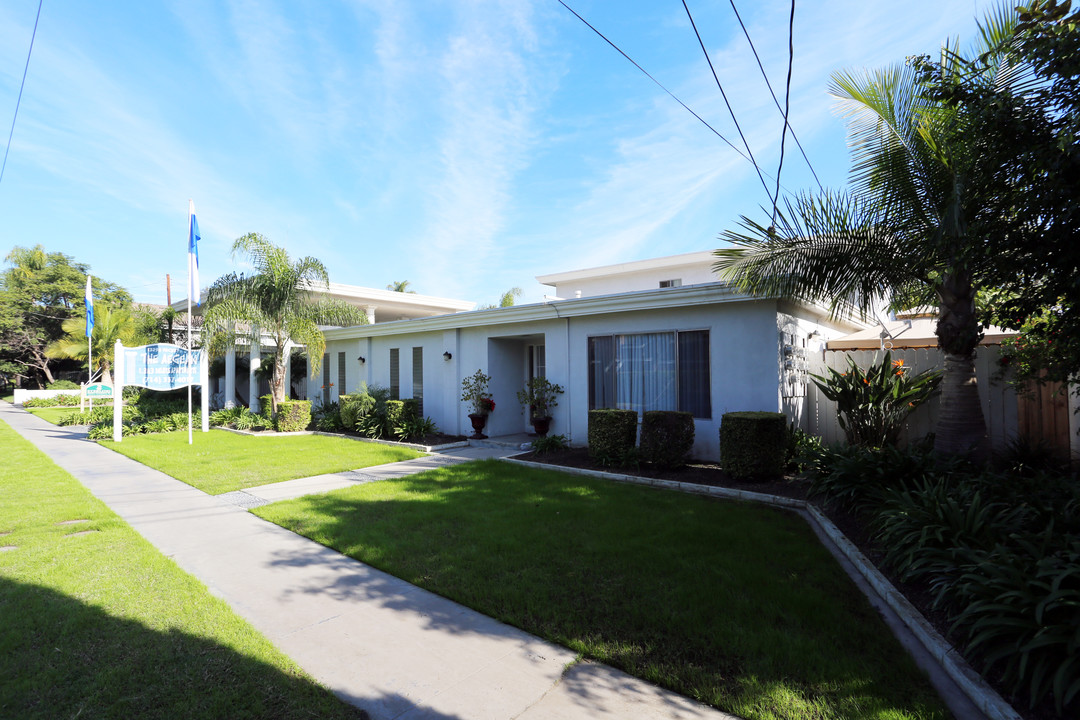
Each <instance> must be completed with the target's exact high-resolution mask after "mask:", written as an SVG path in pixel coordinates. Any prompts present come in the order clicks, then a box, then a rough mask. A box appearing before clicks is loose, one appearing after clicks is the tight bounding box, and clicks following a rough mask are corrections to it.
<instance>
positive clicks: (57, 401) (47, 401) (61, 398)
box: [23, 394, 79, 408]
mask: <svg viewBox="0 0 1080 720" xmlns="http://www.w3.org/2000/svg"><path fill="white" fill-rule="evenodd" d="M78 404H79V396H78V395H67V394H65V395H54V396H52V397H37V398H29V399H27V400H26V401H25V402H24V403H23V407H24V408H35V407H72V406H75V405H78Z"/></svg>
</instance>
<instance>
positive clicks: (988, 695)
mask: <svg viewBox="0 0 1080 720" xmlns="http://www.w3.org/2000/svg"><path fill="white" fill-rule="evenodd" d="M502 460H503V461H505V462H510V463H515V464H518V465H524V466H526V467H531V468H537V469H541V470H557V471H560V472H566V473H570V474H571V475H584V476H588V477H596V478H602V479H605V480H614V481H615V482H622V483H629V484H632V485H644V486H648V487H658V488H665V489H668V490H678V491H680V492H685V493H691V494H694V495H708V496H711V497H718V498H724V499H727V500H744V501H748V502H759V503H764V504H766V505H772V506H774V507H780V508H786V509H789V510H795V511H797V512H798V513H799V515H801V516H802V517H804V518H805V519H806V520H807V521H808V522H809V523H810V524H811V526H813V527H814V528H815V529H816V530H818V531H819V534H820V535H823V536H824V537H825V538H828V540H829V542H830V543H831V544H832V545H833V548H832V549H835V551H836V552H838V553H839V554H841V555H843V556H844V558H846V559H847V560H848V562H850V563H851V565H852V566H853V567H854V568H855V569H856V570H857V571H858V573H859V575H860V576H861V577H862V579H863V580H865V581H866V583H867V584H868V585H869V586H870V587H871V588H872V589H873V591H874V592H875V593H877V595H878V597H879V598H880V599H881V600H882V602H884V603H885V604H886V605H888V606H889V608H890V609H892V611H893V612H894V613H896V616H897V617H898V618H899V619H900V621H901V622H902V623H903V624H904V626H905V627H906V628H907V629H908V631H909V632H910V633H911V635H912V636H913V637H914V638H915V639H916V640H917V641H918V642H919V644H920V645H922V647H923V648H924V649H925V650H926V652H927V653H929V654H930V656H931V657H933V658H934V660H936V661H937V663H938V664H939V665H940V666H941V669H942V670H944V671H945V673H946V674H947V675H948V676H949V678H950V679H951V680H952V681H953V682H954V683H955V684H956V686H957V687H958V688H959V689H960V690H961V692H963V693H964V695H966V696H967V698H968V699H969V700H970V701H971V702H972V703H974V705H975V706H976V707H977V708H978V709H979V711H980V712H982V713H983V714H984V715H985V716H986V717H987V718H990V719H991V720H1022V718H1021V716H1020V714H1019V713H1017V712H1016V710H1014V709H1013V707H1012V706H1011V705H1009V703H1007V702H1006V701H1005V699H1004V698H1003V697H1001V695H999V694H998V693H997V691H996V690H994V689H993V688H992V687H990V685H989V684H988V683H987V682H986V680H984V679H983V677H982V676H981V675H980V674H979V673H977V672H975V671H974V670H973V669H972V668H971V666H970V665H968V663H967V661H966V660H964V658H963V656H961V655H960V653H959V652H958V651H957V650H956V648H954V647H953V646H952V645H951V644H949V642H948V641H946V640H945V638H943V637H942V636H941V634H940V633H938V631H937V630H935V629H934V627H933V626H932V625H931V624H930V623H929V622H927V620H926V618H924V617H923V616H922V613H920V612H919V611H918V610H917V609H916V608H915V607H914V606H913V605H912V604H911V603H910V602H908V599H907V598H906V597H904V595H903V594H902V593H900V592H899V591H898V590H897V589H896V588H895V587H894V586H893V584H892V583H891V582H889V580H888V578H886V577H885V576H884V575H882V574H881V572H880V571H879V570H878V569H877V567H875V566H874V565H873V563H871V562H870V561H869V560H868V559H867V558H866V556H865V555H863V554H862V552H861V551H860V550H859V549H858V548H857V547H855V544H854V543H852V542H851V541H850V540H848V539H847V537H846V536H845V535H844V534H843V533H842V532H841V531H840V529H839V528H838V527H836V525H834V524H833V522H832V521H831V520H829V519H828V518H827V517H825V515H824V514H822V512H821V511H820V510H819V509H818V508H817V507H816V506H815V505H813V504H811V503H808V502H805V501H803V500H795V499H792V498H786V497H780V496H778V495H766V494H764V493H756V492H750V491H746V490H734V489H732V488H725V487H713V486H710V485H698V484H696V483H686V482H678V481H675V480H658V479H655V478H647V477H639V476H637V475H623V474H620V473H611V472H605V471H602V470H591V469H587V468H576V467H565V466H562V465H549V464H546V463H536V462H529V461H528V460H517V459H515V458H513V457H508V458H502Z"/></svg>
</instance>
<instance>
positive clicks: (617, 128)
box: [0, 0, 989, 303]
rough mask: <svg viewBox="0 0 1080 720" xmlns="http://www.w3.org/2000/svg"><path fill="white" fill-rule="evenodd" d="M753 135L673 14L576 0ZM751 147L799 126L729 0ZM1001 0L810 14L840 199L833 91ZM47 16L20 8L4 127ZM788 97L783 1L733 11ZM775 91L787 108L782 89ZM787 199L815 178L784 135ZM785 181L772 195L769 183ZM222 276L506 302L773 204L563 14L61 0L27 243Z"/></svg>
mask: <svg viewBox="0 0 1080 720" xmlns="http://www.w3.org/2000/svg"><path fill="white" fill-rule="evenodd" d="M567 4H569V5H570V6H571V7H573V8H574V9H575V10H576V11H577V12H578V13H580V14H581V15H582V16H584V17H585V18H586V19H587V20H589V21H590V22H591V23H592V24H593V25H594V26H596V27H597V28H598V29H599V30H600V31H601V32H603V33H604V34H605V35H607V37H608V38H609V39H611V40H612V41H613V42H615V43H616V44H617V45H619V46H620V47H621V48H622V49H623V50H624V51H625V52H626V53H627V54H628V55H630V56H631V57H632V58H634V60H635V61H637V62H638V63H639V64H640V65H642V66H643V67H644V68H645V69H646V70H648V71H649V72H650V73H651V74H652V75H653V76H655V77H656V78H657V79H658V80H659V81H660V82H662V83H663V84H664V85H665V86H667V87H668V88H669V89H670V90H671V91H672V92H674V93H675V94H676V95H677V96H678V97H679V98H680V99H681V100H682V101H683V102H685V103H686V104H687V105H689V106H690V107H691V108H693V109H694V111H695V112H697V113H698V114H699V115H701V116H702V117H704V118H705V119H706V120H708V121H709V123H710V124H712V125H713V127H715V128H716V129H717V130H718V131H719V132H720V133H721V134H723V135H724V136H725V137H727V138H728V139H729V140H731V141H733V142H735V143H736V144H739V139H738V135H737V133H736V131H735V128H734V125H733V124H732V121H731V119H730V117H729V116H728V114H727V110H726V109H725V107H724V104H723V99H722V98H721V96H720V92H719V91H718V90H717V88H716V84H715V81H714V80H713V78H712V75H711V73H710V71H709V68H708V65H707V64H706V62H705V60H704V56H703V54H702V52H701V49H700V47H699V45H698V43H697V40H696V38H695V36H694V34H693V29H692V28H691V26H690V23H689V20H688V19H687V16H686V12H685V10H684V9H683V5H682V3H681V1H678V0H645V1H638V0H619V1H618V2H615V1H613V0H567ZM688 4H689V6H690V9H691V11H692V12H693V14H694V20H695V22H696V23H697V26H698V29H699V30H700V31H701V33H702V36H703V38H704V40H705V44H706V47H707V48H708V50H709V53H710V55H711V57H712V59H713V62H714V64H715V65H716V68H717V72H718V74H719V77H720V81H721V83H723V86H724V90H725V92H726V93H727V96H728V98H729V100H730V101H731V102H732V105H733V107H734V110H735V113H736V117H737V119H738V120H739V123H740V124H741V125H742V127H743V130H744V132H745V133H746V135H747V139H748V141H749V143H750V147H751V150H752V151H753V153H754V155H755V157H756V158H757V160H758V162H759V164H760V165H761V166H762V167H763V168H764V169H765V170H767V171H768V172H769V173H770V174H771V175H775V172H776V166H777V162H778V159H779V144H780V131H781V127H782V120H781V116H780V114H779V112H778V111H777V109H776V107H775V105H773V101H772V98H771V97H770V96H769V94H768V91H767V89H766V87H765V84H764V81H763V80H762V77H761V75H760V73H759V71H758V69H757V65H756V63H755V61H754V58H753V55H752V54H751V52H750V49H749V46H748V45H747V43H746V41H745V39H744V37H743V35H742V32H741V30H740V29H739V27H738V25H737V23H736V22H735V18H734V14H733V12H732V10H731V5H730V4H729V3H728V2H721V1H719V0H710V2H703V1H702V0H689V1H688ZM988 5H989V4H988V3H987V2H985V1H984V0H935V1H933V2H931V1H929V0H903V2H899V1H894V0H888V1H885V0H828V2H822V1H821V0H817V1H815V2H806V1H805V0H804V2H802V3H799V4H798V6H797V9H796V19H795V66H794V70H793V77H792V89H791V107H792V110H791V124H792V126H793V128H794V130H795V133H796V134H797V135H798V137H799V140H800V141H801V142H802V145H803V147H804V148H805V149H806V151H807V154H808V155H809V157H810V161H811V163H813V166H814V169H815V170H816V171H817V173H818V175H819V177H820V178H821V180H822V182H823V183H824V184H825V185H827V186H832V187H839V186H842V185H843V184H844V183H845V180H846V176H847V167H848V154H847V149H846V144H845V137H844V126H843V123H842V121H841V120H840V119H839V118H837V117H836V115H835V113H834V110H833V100H832V98H830V97H829V96H828V94H827V88H828V81H829V76H830V74H831V73H832V72H834V71H836V70H839V69H845V68H859V67H879V66H884V65H887V64H889V63H892V62H899V61H902V60H903V59H904V57H905V56H907V55H911V54H917V53H927V52H928V53H933V52H936V49H937V48H938V47H939V46H940V43H941V42H942V41H943V40H945V39H947V38H950V37H957V36H959V37H960V38H962V40H964V41H965V45H966V44H967V42H968V41H970V40H972V39H973V37H974V32H975V18H976V17H977V16H979V15H981V13H983V12H984V11H985V9H986V8H987V7H988ZM37 6H38V3H37V0H4V2H3V3H0V128H2V129H3V131H4V132H3V136H4V137H6V136H7V131H8V130H9V129H10V123H11V117H12V113H13V112H14V110H15V101H16V97H17V94H18V90H19V83H20V80H21V78H22V73H23V68H24V64H25V61H26V53H27V49H28V45H29V42H30V36H31V30H32V27H33V23H34V15H35V13H36V11H37ZM737 6H738V8H739V11H740V13H741V14H742V16H743V20H744V22H745V23H746V25H747V28H748V30H749V32H750V35H751V37H752V39H753V40H754V42H755V44H756V46H757V48H758V52H759V54H760V55H761V58H762V62H763V63H764V65H765V69H766V71H767V72H768V74H769V77H770V80H771V82H772V83H773V87H774V88H775V89H776V90H777V92H778V94H779V93H781V92H782V87H783V82H784V75H785V73H786V70H787V65H786V63H787V17H788V12H789V10H790V5H789V4H788V3H787V2H786V0H785V1H780V0H756V1H755V2H747V1H746V0H742V2H739V3H737ZM780 97H781V102H782V100H783V98H782V95H780ZM781 181H782V183H783V186H784V188H786V189H788V190H789V191H797V190H800V189H804V188H809V187H811V186H812V184H813V179H812V177H811V176H810V174H809V171H808V170H807V165H806V163H805V162H804V161H803V159H802V157H801V156H800V155H799V153H798V150H797V148H796V147H795V146H794V143H793V142H792V141H791V138H790V136H789V138H788V142H787V152H786V153H785V161H784V169H783V173H782V177H781ZM771 182H772V181H771V180H770V185H771ZM189 198H191V199H193V200H194V201H195V207H196V212H197V216H198V218H199V225H200V228H201V230H202V234H203V241H202V244H201V246H200V264H201V278H202V281H203V284H204V285H206V284H208V283H209V282H211V281H212V280H213V279H214V278H216V277H218V276H220V275H221V274H223V273H226V272H229V271H231V270H233V269H239V270H241V271H242V270H243V269H244V267H243V266H242V265H238V264H236V263H234V261H233V259H232V258H231V256H230V248H231V246H232V242H233V240H235V239H236V238H237V237H239V236H241V235H243V234H245V233H247V232H253V231H254V232H260V233H263V234H264V235H266V236H267V237H268V238H269V239H270V240H271V241H273V242H275V243H276V244H279V245H282V246H284V247H285V248H286V249H287V250H288V251H289V252H290V254H291V255H293V257H299V256H302V255H313V256H315V257H317V258H319V259H320V260H322V261H323V262H324V263H326V265H327V266H328V267H329V269H330V275H331V279H332V280H333V281H335V282H343V283H350V284H355V285H365V286H370V287H376V288H382V287H385V285H386V284H387V283H389V282H391V281H392V280H409V281H410V283H411V286H412V287H413V288H414V289H415V290H417V291H418V292H421V293H425V294H430V295H439V296H445V297H454V298H461V299H466V300H474V301H477V302H480V303H494V302H496V301H497V299H498V296H499V295H500V294H501V293H502V292H504V291H505V290H506V289H507V288H510V287H513V286H520V287H522V288H523V289H524V291H525V295H524V298H523V301H526V302H528V301H536V300H539V299H540V298H541V296H542V295H543V293H544V291H545V288H543V287H542V286H540V285H539V284H538V283H536V281H535V279H534V276H536V275H538V274H544V273H551V272H559V271H563V270H573V269H578V268H584V267H592V266H595V265H603V264H608V263H615V262H626V261H631V260H639V259H644V258H649V257H657V256H661V255H670V254H676V253H684V252H694V251H698V250H706V249H712V248H715V247H717V246H718V245H719V241H718V239H717V237H718V235H719V234H720V233H721V232H722V231H723V230H725V229H731V228H733V227H734V226H735V223H736V222H737V220H738V218H739V216H740V215H741V214H747V215H752V216H758V217H760V216H761V210H760V207H761V206H763V205H766V204H768V202H769V200H768V197H767V196H766V193H765V190H764V189H763V188H762V187H761V184H760V182H759V180H758V178H757V176H756V174H755V171H754V168H753V166H751V165H750V164H749V163H748V162H747V161H746V160H744V159H743V158H741V157H739V156H738V155H736V153H735V152H734V151H733V150H731V148H729V147H728V146H727V145H725V144H724V143H723V142H722V141H721V140H720V139H719V138H717V137H716V136H715V135H714V134H712V133H711V132H710V131H709V130H708V129H707V128H706V127H704V126H703V125H702V124H701V123H700V122H699V121H698V120H696V119H695V118H694V117H693V116H691V115H690V114H689V113H688V112H687V111H686V110H684V109H683V108H682V107H680V106H679V105H678V104H676V103H675V101H674V100H672V99H671V98H670V97H668V96H667V95H666V94H665V93H664V92H663V91H662V90H661V89H659V88H658V87H656V86H655V85H654V84H653V83H652V82H651V81H650V80H649V79H648V78H647V77H645V76H644V75H642V74H641V73H640V71H638V70H637V69H636V68H634V67H633V66H632V65H631V64H630V63H629V62H627V61H626V60H625V59H624V58H622V57H621V56H619V55H618V54H617V53H616V52H615V51H614V50H613V49H612V48H611V47H610V46H608V45H607V44H606V43H604V42H603V40H601V39H600V38H599V37H598V36H596V35H595V34H593V32H592V31H591V30H589V29H588V28H587V27H586V26H585V25H583V24H582V23H581V22H580V21H579V20H578V19H577V18H575V17H574V16H573V15H571V14H570V13H569V12H568V11H567V10H566V9H565V8H563V7H562V6H561V5H560V4H559V3H558V2H557V0H504V1H499V0H491V1H488V0H452V1H450V2H438V1H435V0H419V1H415V2H407V1H406V0H353V1H352V2H346V1H338V0H322V1H320V2H307V3H296V2H286V1H285V0H280V1H278V2H263V1H259V0H219V1H218V2H207V1H205V0H183V2H169V1H168V0H162V1H161V2H145V3H144V2H135V1H134V0H123V1H120V2H101V3H87V2H83V1H82V0H45V3H44V8H43V10H42V16H41V21H40V24H39V27H38V33H37V38H36V40H35V43H34V51H33V56H32V58H31V61H30V66H29V73H28V76H27V79H26V89H25V91H24V93H23V99H22V106H21V108H20V110H19V116H18V121H17V123H16V126H15V130H14V137H13V140H12V145H11V151H10V156H9V158H8V163H7V168H6V171H5V173H4V177H3V180H2V182H0V218H2V223H0V226H2V227H3V230H2V233H3V236H2V237H0V251H2V252H3V253H4V254H5V255H6V254H7V252H8V251H9V250H10V248H11V247H13V246H15V245H23V246H33V245H35V244H37V243H41V244H42V245H44V246H45V247H46V248H47V249H48V250H50V251H61V252H64V253H67V254H69V255H72V256H74V257H75V259H76V260H78V261H80V262H85V263H88V264H89V265H90V266H91V272H92V273H93V274H94V275H97V276H101V277H104V278H106V279H108V280H111V281H113V282H116V283H119V284H121V285H123V286H125V287H127V288H128V289H129V290H131V292H132V293H133V295H134V296H135V299H136V300H138V301H143V302H157V303H163V302H164V301H165V275H166V274H167V273H168V274H171V276H172V287H173V300H177V299H179V298H181V297H183V296H184V295H185V292H184V288H185V287H186V282H187V280H186V267H187V266H186V243H187V222H188V221H187V208H188V199H189Z"/></svg>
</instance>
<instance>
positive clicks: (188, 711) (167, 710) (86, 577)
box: [0, 422, 363, 720]
mask: <svg viewBox="0 0 1080 720" xmlns="http://www.w3.org/2000/svg"><path fill="white" fill-rule="evenodd" d="M0 446H2V447H3V448H4V462H3V463H2V464H0V492H2V495H3V497H4V502H3V503H0V535H2V536H0V547H3V548H5V549H4V550H3V551H0V617H3V619H4V620H3V627H2V629H0V677H2V678H3V682H0V716H2V717H11V718H14V717H18V718H27V719H29V718H59V717H68V718H74V717H85V718H128V717H139V718H162V719H165V718H181V717H190V718H204V717H205V718H209V717H215V718H221V717H228V718H266V717H274V718H297V719H299V718H324V717H325V718H341V719H345V718H352V719H354V720H355V719H358V718H361V717H363V715H362V713H361V711H360V710H359V709H357V708H353V707H351V706H348V705H346V704H344V703H343V702H341V701H340V700H338V699H337V698H336V697H334V696H333V695H332V694H331V693H330V692H329V691H327V690H326V689H324V688H322V687H320V686H318V685H317V684H315V683H314V682H313V681H312V680H311V679H310V678H309V677H307V676H306V675H305V674H304V673H303V672H302V671H301V670H300V668H299V667H297V666H296V664H295V663H293V662H292V661H291V660H289V659H288V658H287V657H286V656H285V655H283V654H282V653H281V652H280V651H278V650H277V649H275V648H274V647H273V645H271V643H270V642H269V641H268V640H267V639H266V638H264V637H263V636H262V635H260V634H259V633H258V632H257V631H256V630H255V629H254V628H252V627H251V626H250V625H248V624H247V623H246V622H245V621H244V620H242V619H241V618H240V617H238V616H237V615H235V614H234V613H233V612H232V611H231V610H230V609H229V607H228V606H227V605H226V604H225V603H224V602H223V601H222V600H220V599H218V598H215V597H213V596H212V595H211V594H210V592H209V591H208V590H207V589H206V588H205V587H204V586H203V585H202V584H200V583H199V582H198V581H197V580H195V579H194V578H192V577H191V576H190V575H187V574H186V573H185V572H183V571H182V570H181V569H180V568H179V567H177V566H176V565H175V564H174V563H173V562H172V561H171V560H169V559H168V558H166V557H164V556H163V555H162V554H161V553H160V552H159V551H158V550H156V549H155V548H154V547H153V546H151V545H150V544H149V543H148V542H147V541H146V540H144V539H143V538H142V536H140V535H139V534H138V533H136V532H135V531H134V530H133V529H132V528H131V527H130V526H128V525H127V524H126V523H124V522H123V521H122V520H121V519H120V518H119V517H117V516H116V515H115V514H113V513H112V512H111V511H110V510H109V509H108V508H107V507H106V506H105V505H104V504H103V503H101V502H100V501H98V500H97V499H96V498H94V497H93V496H92V495H91V494H90V492H89V491H87V490H86V488H84V487H83V486H82V485H81V484H80V483H79V482H78V481H76V480H75V479H74V478H72V477H71V476H70V475H68V474H67V473H66V472H64V471H63V470H61V469H60V468H58V467H57V466H56V465H55V464H53V463H52V461H50V460H49V459H48V458H47V457H46V456H45V455H44V454H42V453H41V452H40V451H39V450H37V449H36V448H35V447H33V445H31V444H30V443H29V442H27V441H26V440H24V439H23V438H22V437H20V436H19V435H18V434H17V433H15V432H14V431H13V430H12V429H11V428H10V427H9V426H8V425H6V424H5V423H3V422H0ZM65 523H66V524H65Z"/></svg>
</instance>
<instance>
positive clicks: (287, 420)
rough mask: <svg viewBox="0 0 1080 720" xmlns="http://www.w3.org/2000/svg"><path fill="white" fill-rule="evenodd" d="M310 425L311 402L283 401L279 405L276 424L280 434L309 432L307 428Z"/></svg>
mask: <svg viewBox="0 0 1080 720" xmlns="http://www.w3.org/2000/svg"><path fill="white" fill-rule="evenodd" d="M310 424H311V401H310V400H282V401H281V402H280V403H278V414H277V422H276V423H275V425H276V427H277V431H278V432H298V431H300V430H307V426H308V425H310Z"/></svg>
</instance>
